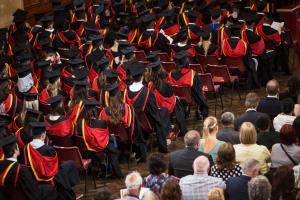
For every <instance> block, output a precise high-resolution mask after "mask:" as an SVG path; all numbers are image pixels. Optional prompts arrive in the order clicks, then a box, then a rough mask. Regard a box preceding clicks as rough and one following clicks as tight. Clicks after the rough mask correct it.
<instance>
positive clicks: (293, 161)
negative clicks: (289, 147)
mask: <svg viewBox="0 0 300 200" xmlns="http://www.w3.org/2000/svg"><path fill="white" fill-rule="evenodd" d="M280 146H281V148H282V150H283V151H284V153H285V154H286V155H287V157H288V158H289V159H290V160H291V161H292V163H293V164H294V165H297V163H296V162H295V160H294V159H293V158H292V157H291V156H290V155H289V154H288V153H287V152H286V150H285V149H284V148H283V145H282V144H280Z"/></svg>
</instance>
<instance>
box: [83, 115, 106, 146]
mask: <svg viewBox="0 0 300 200" xmlns="http://www.w3.org/2000/svg"><path fill="white" fill-rule="evenodd" d="M81 127H82V130H81V132H82V136H83V140H84V143H85V145H86V147H87V149H88V150H89V151H95V152H99V151H102V150H104V149H105V148H106V146H107V144H108V141H109V133H108V129H107V128H91V127H89V126H88V125H87V124H86V122H85V119H82V122H81Z"/></svg>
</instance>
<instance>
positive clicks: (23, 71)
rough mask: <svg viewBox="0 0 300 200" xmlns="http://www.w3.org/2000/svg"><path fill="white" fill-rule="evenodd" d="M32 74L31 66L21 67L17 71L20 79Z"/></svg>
mask: <svg viewBox="0 0 300 200" xmlns="http://www.w3.org/2000/svg"><path fill="white" fill-rule="evenodd" d="M31 72H32V67H31V66H30V64H27V65H21V66H20V67H19V68H18V69H17V73H18V77H19V78H22V77H25V76H26V75H28V74H29V73H31Z"/></svg>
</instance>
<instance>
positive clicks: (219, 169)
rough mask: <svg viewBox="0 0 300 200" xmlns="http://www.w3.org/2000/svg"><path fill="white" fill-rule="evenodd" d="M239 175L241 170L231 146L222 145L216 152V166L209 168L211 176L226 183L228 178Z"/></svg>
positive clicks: (228, 144)
mask: <svg viewBox="0 0 300 200" xmlns="http://www.w3.org/2000/svg"><path fill="white" fill-rule="evenodd" d="M241 175H242V168H241V166H240V165H239V164H238V163H236V160H235V151H234V148H233V146H232V144H230V143H224V144H222V145H221V146H220V148H219V151H218V157H217V159H216V164H215V165H213V166H212V167H211V176H214V177H220V178H222V179H223V181H224V182H227V180H228V178H230V177H236V176H241Z"/></svg>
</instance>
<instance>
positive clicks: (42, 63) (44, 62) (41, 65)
mask: <svg viewBox="0 0 300 200" xmlns="http://www.w3.org/2000/svg"><path fill="white" fill-rule="evenodd" d="M50 63H51V60H42V61H39V62H37V63H36V66H37V67H38V68H45V67H49V66H50Z"/></svg>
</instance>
